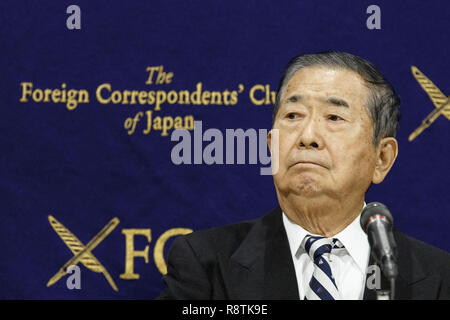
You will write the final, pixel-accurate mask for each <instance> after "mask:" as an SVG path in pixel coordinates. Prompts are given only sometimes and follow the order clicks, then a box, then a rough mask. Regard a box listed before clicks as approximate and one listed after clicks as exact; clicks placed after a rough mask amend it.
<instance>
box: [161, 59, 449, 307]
mask: <svg viewBox="0 0 450 320" xmlns="http://www.w3.org/2000/svg"><path fill="white" fill-rule="evenodd" d="M399 104H400V100H399V98H398V96H397V95H396V93H395V91H394V89H393V88H392V86H391V85H390V84H389V83H388V82H387V81H386V80H385V79H384V78H383V76H382V75H381V74H380V72H379V71H378V70H377V68H376V67H375V66H374V65H372V64H371V63H370V62H368V61H366V60H364V59H362V58H359V57H356V56H354V55H351V54H348V53H343V52H324V53H318V54H306V55H300V56H298V57H295V58H294V59H293V60H291V62H290V63H289V65H288V66H287V68H286V70H285V73H284V76H283V78H282V79H281V82H280V87H279V90H278V92H277V99H276V103H275V108H274V112H273V130H278V135H279V143H278V145H272V139H273V130H272V131H271V132H270V133H269V135H268V144H269V147H270V149H271V150H274V148H277V151H278V154H279V161H278V170H276V172H275V173H274V183H275V189H276V193H277V197H278V201H279V207H278V208H276V209H274V210H273V211H272V212H270V213H269V214H267V215H266V216H264V217H262V218H260V219H256V220H252V221H248V222H243V223H239V224H235V225H230V226H225V227H219V228H215V229H211V230H206V231H199V232H195V233H193V234H190V235H187V236H184V237H179V238H177V239H176V240H175V241H174V243H173V245H172V248H171V250H170V252H169V257H168V273H167V275H166V276H165V277H164V282H165V284H166V289H165V290H164V291H163V293H162V294H161V296H160V297H159V298H160V299H308V300H309V299H323V300H325V299H328V300H331V299H370V298H374V297H375V293H374V291H373V290H370V288H368V287H367V286H366V278H367V276H366V270H367V268H368V266H370V265H372V264H373V263H374V261H372V260H371V259H370V246H369V242H368V238H367V235H366V234H365V232H364V231H363V230H362V228H361V226H360V216H361V211H362V209H363V208H364V206H365V202H364V197H365V193H366V191H367V189H368V188H369V186H370V185H371V184H372V183H376V184H378V183H380V182H382V181H383V180H384V178H385V177H386V175H387V174H388V172H389V170H390V169H391V167H392V165H393V164H394V161H395V159H396V157H397V153H398V146H397V141H396V139H395V134H396V130H397V124H398V121H399V118H400V114H399V111H398V106H399ZM273 141H274V142H275V141H276V140H275V139H273ZM394 237H395V240H396V243H397V246H398V254H399V256H398V270H399V277H398V278H397V281H396V298H397V299H450V255H449V254H448V253H446V252H444V251H442V250H439V249H437V248H434V247H431V246H429V245H427V244H424V243H422V242H420V241H418V240H414V239H412V238H410V237H408V236H406V235H404V234H402V233H401V232H399V231H397V230H394Z"/></svg>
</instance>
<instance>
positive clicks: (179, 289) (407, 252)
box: [159, 207, 450, 300]
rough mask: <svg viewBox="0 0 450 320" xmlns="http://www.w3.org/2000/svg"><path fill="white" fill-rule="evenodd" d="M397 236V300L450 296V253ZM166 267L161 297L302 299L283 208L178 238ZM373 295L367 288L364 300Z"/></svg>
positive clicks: (406, 237) (371, 297)
mask: <svg viewBox="0 0 450 320" xmlns="http://www.w3.org/2000/svg"><path fill="white" fill-rule="evenodd" d="M394 238H395V240H396V243H397V247H398V254H399V255H398V258H399V259H398V269H399V276H398V278H397V281H396V290H395V292H396V299H450V254H448V253H447V252H445V251H443V250H440V249H437V248H435V247H432V246H430V245H427V244H425V243H423V242H420V241H418V240H415V239H412V238H410V237H408V236H406V235H405V234H403V233H401V232H399V231H397V230H394ZM372 263H373V261H371V262H369V264H372ZM167 267H168V273H167V275H165V276H164V277H163V280H164V282H165V284H166V288H165V290H164V291H163V292H162V294H161V295H160V296H159V299H245V300H251V299H256V300H260V299H299V295H298V287H297V280H296V275H295V270H294V264H293V261H292V256H291V252H290V249H289V243H288V239H287V235H286V231H285V229H284V225H283V222H282V213H281V209H280V208H279V207H278V208H276V209H274V210H273V211H271V212H270V213H269V214H267V215H266V216H264V217H262V218H260V219H255V220H251V221H248V222H243V223H239V224H235V225H229V226H224V227H218V228H214V229H210V230H205V231H198V232H194V233H192V234H189V235H186V236H181V237H178V238H177V239H175V241H174V242H173V244H172V247H171V249H170V251H169V256H168V263H167ZM375 298H376V295H375V291H373V290H369V289H367V286H366V289H365V292H364V299H375Z"/></svg>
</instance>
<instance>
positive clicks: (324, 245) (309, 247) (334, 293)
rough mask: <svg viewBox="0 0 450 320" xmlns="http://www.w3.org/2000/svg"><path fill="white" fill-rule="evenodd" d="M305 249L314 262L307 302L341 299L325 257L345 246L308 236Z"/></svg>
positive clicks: (306, 297)
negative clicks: (335, 249) (334, 249)
mask: <svg viewBox="0 0 450 320" xmlns="http://www.w3.org/2000/svg"><path fill="white" fill-rule="evenodd" d="M303 247H304V249H305V251H306V253H307V254H308V255H309V256H310V258H311V260H313V261H314V272H313V275H312V278H311V280H310V282H309V286H308V288H307V289H306V292H305V300H339V299H341V296H340V294H339V291H338V287H337V285H336V281H335V279H334V277H333V274H332V272H331V267H330V265H329V264H328V262H327V260H326V259H325V258H324V256H323V255H324V254H327V253H328V254H329V253H330V252H331V250H332V249H333V248H339V249H342V248H344V246H343V245H342V244H341V243H340V241H339V240H338V239H332V238H325V237H320V236H311V235H307V236H306V238H305V241H303Z"/></svg>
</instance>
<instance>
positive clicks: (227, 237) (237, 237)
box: [183, 218, 261, 255]
mask: <svg viewBox="0 0 450 320" xmlns="http://www.w3.org/2000/svg"><path fill="white" fill-rule="evenodd" d="M260 220H261V218H256V219H251V220H245V221H240V222H236V223H233V224H228V225H224V226H219V227H213V228H209V229H204V230H199V231H195V232H193V233H190V234H188V235H186V236H183V238H184V239H185V240H186V242H187V243H188V244H189V245H190V246H191V248H192V249H193V250H194V251H195V252H197V253H199V254H203V255H204V254H207V253H208V252H209V253H211V254H214V255H215V254H217V253H224V254H227V253H228V254H232V253H233V252H234V251H235V250H236V249H237V248H238V247H239V246H240V245H241V244H242V242H243V241H244V239H245V238H247V236H248V234H249V232H250V230H251V229H252V228H253V227H254V226H255V224H257V223H258V222H259V221H260Z"/></svg>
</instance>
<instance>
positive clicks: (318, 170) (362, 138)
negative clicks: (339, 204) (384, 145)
mask: <svg viewBox="0 0 450 320" xmlns="http://www.w3.org/2000/svg"><path fill="white" fill-rule="evenodd" d="M368 93H369V89H368V88H367V87H365V86H364V84H363V80H362V79H361V78H360V76H359V75H358V74H356V73H354V72H352V71H349V70H345V69H330V68H327V67H306V68H303V69H300V70H299V71H297V72H296V73H295V74H294V76H292V77H291V79H290V80H289V82H288V85H287V87H286V90H285V92H284V94H283V96H282V98H281V103H280V108H279V110H278V113H277V115H276V118H275V122H274V126H273V128H274V129H278V130H279V169H278V171H277V173H276V174H275V175H274V182H275V187H276V189H277V192H278V193H281V194H282V195H284V196H288V195H289V194H296V195H301V196H302V197H311V198H313V197H327V198H330V197H331V198H335V199H344V198H345V197H348V196H351V195H353V196H358V197H359V196H363V195H364V193H365V191H366V190H367V188H368V187H369V185H370V183H371V181H372V179H373V174H374V170H375V165H376V158H377V152H376V148H375V146H374V145H373V140H372V138H373V124H372V120H371V118H370V116H369V114H368V111H367V109H366V101H367V96H368ZM270 143H271V135H269V144H270Z"/></svg>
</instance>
